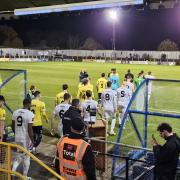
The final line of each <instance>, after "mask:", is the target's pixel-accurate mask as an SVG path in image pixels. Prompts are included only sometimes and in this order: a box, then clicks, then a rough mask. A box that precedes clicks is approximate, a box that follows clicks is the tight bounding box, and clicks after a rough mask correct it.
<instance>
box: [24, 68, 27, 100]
mask: <svg viewBox="0 0 180 180" xmlns="http://www.w3.org/2000/svg"><path fill="white" fill-rule="evenodd" d="M26 95H27V71H26V70H25V71H24V98H26Z"/></svg>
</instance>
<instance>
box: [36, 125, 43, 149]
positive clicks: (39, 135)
mask: <svg viewBox="0 0 180 180" xmlns="http://www.w3.org/2000/svg"><path fill="white" fill-rule="evenodd" d="M34 127H36V128H35V133H36V139H35V141H34V147H35V148H36V147H38V146H39V144H40V143H41V140H42V126H34Z"/></svg>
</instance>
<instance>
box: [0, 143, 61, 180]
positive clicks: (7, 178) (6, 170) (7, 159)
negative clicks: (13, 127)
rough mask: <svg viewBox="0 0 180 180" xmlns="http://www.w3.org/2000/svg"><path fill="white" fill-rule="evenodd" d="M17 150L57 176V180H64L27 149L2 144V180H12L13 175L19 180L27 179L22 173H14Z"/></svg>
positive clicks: (0, 172)
mask: <svg viewBox="0 0 180 180" xmlns="http://www.w3.org/2000/svg"><path fill="white" fill-rule="evenodd" d="M15 149H17V150H18V151H21V152H22V153H24V154H26V155H28V156H29V157H30V158H31V159H32V160H33V161H34V162H36V163H37V164H39V165H40V166H41V167H43V168H44V169H45V170H46V171H47V172H49V173H50V174H51V175H53V176H55V177H56V178H57V179H60V180H63V179H64V178H62V177H61V176H60V175H59V174H57V173H56V172H55V171H54V170H52V169H51V168H50V167H48V166H47V165H46V164H44V163H43V162H42V161H40V160H39V159H38V158H37V157H35V156H34V155H33V154H31V153H30V152H28V151H27V150H26V149H24V148H23V147H21V146H20V145H17V144H10V143H5V142H0V179H1V180H11V176H12V175H13V177H18V178H19V179H23V180H25V179H26V177H25V176H23V175H22V174H21V173H19V172H16V171H12V169H11V166H12V164H13V162H12V161H13V160H12V159H13V152H14V150H15Z"/></svg>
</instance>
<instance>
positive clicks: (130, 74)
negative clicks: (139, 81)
mask: <svg viewBox="0 0 180 180" xmlns="http://www.w3.org/2000/svg"><path fill="white" fill-rule="evenodd" d="M128 76H130V77H131V79H132V81H133V80H134V75H133V74H132V73H131V70H130V69H128V71H127V74H125V76H124V77H125V78H126V79H127V77H128Z"/></svg>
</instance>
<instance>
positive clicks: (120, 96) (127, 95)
mask: <svg viewBox="0 0 180 180" xmlns="http://www.w3.org/2000/svg"><path fill="white" fill-rule="evenodd" d="M131 96H132V91H131V90H130V89H129V87H128V86H127V82H126V81H124V82H123V83H122V86H121V87H120V88H118V89H117V106H118V110H119V125H121V119H122V118H123V116H124V113H125V111H126V109H127V106H128V103H129V101H130V99H131Z"/></svg>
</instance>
